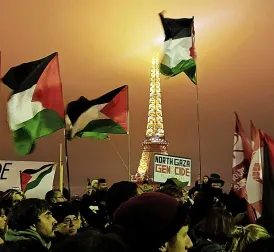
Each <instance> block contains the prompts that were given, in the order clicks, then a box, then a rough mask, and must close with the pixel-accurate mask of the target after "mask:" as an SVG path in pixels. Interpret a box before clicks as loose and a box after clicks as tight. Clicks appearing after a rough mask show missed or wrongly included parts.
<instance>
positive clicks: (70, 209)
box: [51, 202, 78, 224]
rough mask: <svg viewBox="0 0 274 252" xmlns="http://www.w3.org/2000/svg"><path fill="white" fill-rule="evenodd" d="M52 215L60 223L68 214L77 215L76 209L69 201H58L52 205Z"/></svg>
mask: <svg viewBox="0 0 274 252" xmlns="http://www.w3.org/2000/svg"><path fill="white" fill-rule="evenodd" d="M51 212H52V216H53V218H54V219H55V220H56V221H57V223H58V224H59V223H61V222H63V221H64V219H65V218H66V217H67V216H69V215H75V216H76V217H78V211H77V209H76V208H75V207H74V206H73V205H72V204H70V203H69V202H59V203H55V204H53V205H52V209H51Z"/></svg>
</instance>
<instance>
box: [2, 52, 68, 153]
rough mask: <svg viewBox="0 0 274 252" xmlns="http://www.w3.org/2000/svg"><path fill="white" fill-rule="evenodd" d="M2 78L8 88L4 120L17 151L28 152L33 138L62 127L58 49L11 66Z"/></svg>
mask: <svg viewBox="0 0 274 252" xmlns="http://www.w3.org/2000/svg"><path fill="white" fill-rule="evenodd" d="M2 82H3V83H4V84H5V85H6V86H8V87H9V88H10V89H12V94H11V96H10V99H9V100H8V102H7V110H8V123H9V127H10V130H11V132H12V136H13V140H14V145H15V150H16V152H17V153H18V154H19V155H27V154H29V153H31V152H32V151H33V150H34V147H35V140H36V139H38V138H41V137H44V136H47V135H50V134H52V133H53V132H55V131H57V130H59V129H62V128H64V126H65V120H64V117H65V116H64V102H63V94H62V83H61V77H60V72H59V61H58V53H53V54H51V55H49V56H47V57H45V58H42V59H39V60H36V61H32V62H27V63H23V64H21V65H18V66H15V67H12V68H11V69H10V70H9V71H8V72H7V73H6V74H5V75H4V77H3V78H2Z"/></svg>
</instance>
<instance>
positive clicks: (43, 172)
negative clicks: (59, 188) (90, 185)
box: [20, 164, 56, 196]
mask: <svg viewBox="0 0 274 252" xmlns="http://www.w3.org/2000/svg"><path fill="white" fill-rule="evenodd" d="M55 169H56V164H46V165H43V166H42V167H41V168H39V169H26V170H24V171H21V172H20V175H21V190H22V191H23V192H25V193H26V195H27V194H29V193H30V192H31V191H32V192H37V190H43V191H46V192H47V191H50V190H51V189H52V184H53V179H54V174H55ZM34 190H35V191H34ZM44 196H45V194H44Z"/></svg>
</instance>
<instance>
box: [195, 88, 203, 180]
mask: <svg viewBox="0 0 274 252" xmlns="http://www.w3.org/2000/svg"><path fill="white" fill-rule="evenodd" d="M196 114H197V132H198V151H199V172H200V177H202V155H201V132H200V107H199V88H198V84H196ZM200 179H201V178H200Z"/></svg>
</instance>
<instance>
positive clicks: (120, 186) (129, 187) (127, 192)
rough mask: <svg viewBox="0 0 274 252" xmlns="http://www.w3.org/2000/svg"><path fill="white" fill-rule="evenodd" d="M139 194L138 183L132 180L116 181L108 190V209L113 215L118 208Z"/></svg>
mask: <svg viewBox="0 0 274 252" xmlns="http://www.w3.org/2000/svg"><path fill="white" fill-rule="evenodd" d="M134 196H137V184H136V183H134V182H130V181H120V182H118V183H114V184H113V185H112V186H111V187H110V188H109V189H108V192H107V196H106V209H107V211H108V214H109V215H110V216H111V217H112V215H113V213H114V212H115V211H116V209H117V208H118V207H119V206H120V205H122V204H123V203H124V202H126V201H127V200H129V199H130V198H131V197H134Z"/></svg>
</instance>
